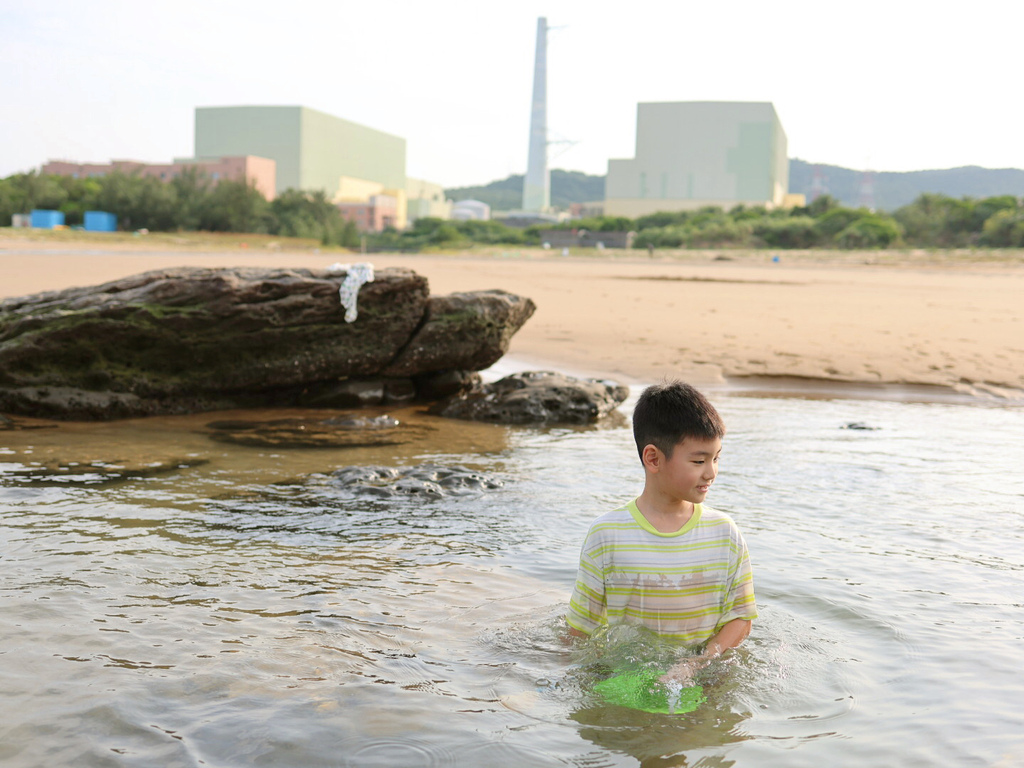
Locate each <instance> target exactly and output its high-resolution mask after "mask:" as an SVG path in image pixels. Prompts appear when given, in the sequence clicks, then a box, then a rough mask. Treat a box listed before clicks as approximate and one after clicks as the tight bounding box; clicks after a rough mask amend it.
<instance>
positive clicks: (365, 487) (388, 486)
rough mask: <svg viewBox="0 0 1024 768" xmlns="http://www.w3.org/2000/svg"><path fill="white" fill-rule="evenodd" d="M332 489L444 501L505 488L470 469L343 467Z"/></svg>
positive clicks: (331, 481)
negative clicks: (452, 497) (448, 498)
mask: <svg viewBox="0 0 1024 768" xmlns="http://www.w3.org/2000/svg"><path fill="white" fill-rule="evenodd" d="M327 482H328V483H329V484H330V485H333V486H337V487H341V488H347V489H350V490H354V491H358V492H363V493H367V494H370V495H373V496H381V497H391V496H423V497H427V498H432V499H440V498H444V497H448V496H466V495H470V494H476V493H481V492H483V491H488V490H494V489H496V488H501V487H502V486H503V485H504V483H503V482H502V481H501V480H498V479H497V478H494V477H489V476H487V475H484V474H482V473H480V472H475V471H473V470H471V469H467V468H466V467H457V466H456V467H444V466H441V465H439V464H421V465H419V466H416V467H379V466H371V467H343V468H341V469H338V470H335V471H334V472H332V473H331V475H330V477H329V479H328V481H327Z"/></svg>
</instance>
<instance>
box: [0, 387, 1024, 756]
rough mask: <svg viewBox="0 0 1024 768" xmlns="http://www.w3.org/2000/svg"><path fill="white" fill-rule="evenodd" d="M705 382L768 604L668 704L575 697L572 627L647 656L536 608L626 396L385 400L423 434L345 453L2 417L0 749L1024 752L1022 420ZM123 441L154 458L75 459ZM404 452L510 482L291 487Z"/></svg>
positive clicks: (639, 645)
mask: <svg viewBox="0 0 1024 768" xmlns="http://www.w3.org/2000/svg"><path fill="white" fill-rule="evenodd" d="M716 403H717V405H718V406H719V408H720V410H721V411H722V413H723V415H724V416H725V419H726V422H727V424H728V425H729V427H730V433H729V435H728V436H727V438H726V441H725V453H724V455H723V462H722V473H721V475H720V476H719V479H718V482H717V483H716V485H715V488H714V489H713V490H712V493H711V495H710V497H709V503H710V504H711V505H713V506H716V507H718V508H720V509H724V510H726V511H728V512H729V513H730V514H732V515H733V517H734V518H735V519H736V520H737V522H738V523H739V524H740V526H741V527H742V528H743V529H744V531H745V533H746V536H747V541H748V544H749V547H750V550H751V553H752V558H753V560H754V566H755V569H756V571H755V574H756V579H757V590H758V598H759V603H760V607H761V618H760V619H759V620H758V621H757V622H756V623H755V627H754V631H753V634H752V636H751V638H750V640H748V641H747V643H746V644H745V645H744V647H743V648H742V649H741V650H740V651H739V652H737V653H736V654H734V655H733V657H732V658H731V659H729V660H728V661H727V662H723V663H721V664H719V666H718V667H716V668H714V669H712V670H710V671H709V673H708V677H707V678H706V679H705V681H704V682H705V693H706V694H707V696H708V701H707V702H706V703H705V704H704V705H703V706H702V707H701V708H700V709H698V710H697V711H695V712H693V713H690V714H688V715H682V716H674V717H673V716H667V715H654V714H646V713H643V712H637V711H632V710H625V709H620V708H616V707H611V706H605V705H602V704H601V703H600V702H599V701H597V700H596V699H595V697H594V696H593V694H592V693H591V692H590V686H591V684H592V683H593V673H592V672H591V669H592V667H593V663H592V662H593V661H594V658H595V657H596V656H597V655H598V650H601V651H602V652H604V653H612V654H614V653H628V654H633V655H636V654H641V655H642V654H644V653H652V654H653V653H664V652H665V650H664V649H663V648H654V647H652V646H648V645H645V641H644V640H642V639H639V640H638V639H636V638H633V639H626V640H624V641H623V642H624V643H626V646H625V650H624V649H623V647H620V648H617V649H615V648H613V649H610V650H609V649H608V648H603V649H595V648H593V647H591V648H586V647H585V648H582V649H575V650H574V649H573V648H571V647H570V646H568V645H567V644H566V643H565V640H564V635H563V632H562V629H561V626H562V625H561V617H562V615H563V613H564V606H565V602H566V600H567V598H568V593H569V590H570V588H571V585H572V580H573V577H574V574H575V567H576V558H577V554H578V549H579V545H580V542H581V539H582V537H583V534H584V533H585V531H586V528H587V525H588V524H589V522H590V520H591V519H592V518H593V517H595V516H596V515H597V514H599V513H601V512H603V511H605V510H607V509H608V508H610V507H611V506H613V505H617V504H619V503H621V502H622V501H624V500H626V499H628V498H629V497H630V496H631V495H633V494H635V493H636V492H638V490H639V487H640V482H641V475H640V470H639V466H638V462H637V460H636V457H635V452H634V449H633V448H632V445H631V439H630V435H629V431H628V428H627V424H626V419H625V418H621V419H619V420H617V421H616V422H615V423H613V424H610V425H607V426H605V427H602V428H599V429H530V428H506V427H497V426H489V425H473V424H463V423H458V422H444V421H441V420H433V419H431V418H430V417H425V416H422V415H420V414H417V413H416V412H415V411H412V410H408V411H401V412H391V413H392V415H395V416H397V417H398V418H399V419H400V420H404V421H406V422H412V423H415V424H416V425H418V426H419V427H420V429H419V431H418V432H417V433H416V435H417V436H416V438H415V439H414V440H413V441H412V442H410V443H408V444H406V445H402V446H389V447H381V448H371V449H320V450H311V449H265V448H249V447H240V446H231V445H227V444H223V443H216V442H213V441H211V440H210V438H209V436H208V434H207V433H206V432H205V431H204V429H203V426H204V425H205V424H206V423H207V422H209V421H211V420H212V418H214V417H211V416H209V415H207V416H201V417H189V418H182V419H154V420H147V421H136V422H120V423H115V424H94V425H63V426H61V427H58V428H56V429H46V430H25V431H17V432H0V520H2V527H0V536H2V538H0V545H2V553H0V554H2V558H0V590H2V591H0V597H2V606H3V621H2V622H0V686H2V690H3V697H2V699H0V763H3V764H4V765H5V766H7V765H9V766H58V765H75V766H198V765H207V766H248V765H273V766H321V765H322V766H358V767H360V768H363V767H370V766H484V765H486V766H515V768H530V767H532V766H587V767H588V768H598V767H600V766H635V765H644V766H684V765H688V766H729V765H734V764H735V765H740V766H780V765H785V766H822V765H842V766H869V765H870V766H878V765H897V764H898V765H900V766H949V765H956V766H1018V765H1021V764H1024V725H1022V724H1024V676H1022V675H1021V672H1020V670H1021V667H1022V664H1024V650H1022V649H1024V619H1022V615H1024V613H1022V608H1024V605H1022V603H1024V578H1022V577H1024V523H1022V520H1024V518H1022V511H1024V471H1022V469H1021V467H1024V447H1022V446H1024V411H1022V410H1021V409H1019V408H986V407H973V406H963V405H949V404H907V403H885V402H862V401H827V400H825V401H821V400H796V399H767V398H765V399H758V398H744V397H728V396H720V397H718V398H717V399H716ZM627 411H628V408H627ZM259 415H261V416H267V414H259ZM320 415H322V414H320ZM235 416H237V414H235ZM252 416H253V414H247V417H252ZM856 422H860V423H862V426H868V427H873V429H844V428H843V427H844V426H845V425H848V424H851V423H856ZM126 459H130V460H132V461H134V462H136V463H140V462H141V463H143V464H144V463H146V462H149V461H151V462H164V463H170V464H171V465H172V466H176V467H178V468H177V469H175V470H174V471H172V472H170V473H162V474H161V473H157V474H154V476H149V477H147V476H133V477H127V478H121V479H116V478H114V479H111V478H104V477H103V476H102V475H99V474H97V473H95V472H92V471H90V470H89V469H88V468H85V467H86V465H87V463H88V462H90V461H97V460H102V461H105V462H107V463H111V462H113V463H116V462H117V461H119V460H120V461H124V460H126ZM55 461H59V462H61V464H62V466H64V467H65V472H64V474H62V475H59V476H47V475H39V474H36V475H31V474H29V470H31V469H32V468H33V467H38V466H41V465H46V464H47V463H51V464H52V462H55ZM427 461H430V462H435V463H440V464H451V465H459V466H463V467H468V468H470V469H474V470H477V471H480V472H483V473H486V474H488V475H491V476H494V477H496V478H498V479H500V480H502V481H503V483H504V485H503V487H502V488H500V489H498V490H494V491H489V492H487V493H483V494H481V495H470V496H466V497H458V498H446V499H442V500H434V501H431V500H426V501H424V500H394V499H370V500H366V499H363V498H360V497H357V496H354V495H353V494H351V493H346V492H342V491H340V490H339V489H336V488H332V487H331V486H330V485H328V484H325V483H323V482H317V481H316V479H317V477H318V476H320V475H322V474H323V473H327V472H329V471H330V470H332V469H336V468H338V467H341V466H346V465H350V464H390V465H398V466H409V465H413V464H418V463H423V462H427ZM71 462H78V464H77V466H78V467H82V469H81V470H76V469H75V466H76V465H74V464H71ZM311 478H312V480H311Z"/></svg>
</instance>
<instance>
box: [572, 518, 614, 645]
mask: <svg viewBox="0 0 1024 768" xmlns="http://www.w3.org/2000/svg"><path fill="white" fill-rule="evenodd" d="M590 542H591V534H587V538H586V539H585V540H584V542H583V549H582V551H581V552H580V567H579V571H578V572H577V574H576V584H575V586H574V587H573V590H572V597H571V598H570V600H569V610H568V612H567V613H566V615H565V621H566V623H567V624H568V625H569V626H570V627H572V628H573V629H576V630H579V631H580V632H584V633H585V634H588V635H589V634H592V633H593V632H594V630H595V629H597V628H598V627H599V626H601V625H602V624H604V623H606V621H607V614H606V601H605V590H604V566H603V564H602V563H601V562H600V561H599V560H598V559H597V558H596V557H594V556H593V555H592V554H591V548H590V546H589V545H590Z"/></svg>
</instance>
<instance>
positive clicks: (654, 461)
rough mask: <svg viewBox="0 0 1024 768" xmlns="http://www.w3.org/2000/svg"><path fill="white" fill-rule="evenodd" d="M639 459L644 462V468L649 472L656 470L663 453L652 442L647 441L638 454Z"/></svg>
mask: <svg viewBox="0 0 1024 768" xmlns="http://www.w3.org/2000/svg"><path fill="white" fill-rule="evenodd" d="M640 456H641V460H642V461H643V463H644V469H646V470H647V471H649V472H657V471H658V469H659V468H660V467H661V461H662V458H663V455H662V453H661V451H659V450H658V447H657V446H656V445H654V444H652V443H648V444H647V445H645V446H644V449H643V451H642V452H641V454H640Z"/></svg>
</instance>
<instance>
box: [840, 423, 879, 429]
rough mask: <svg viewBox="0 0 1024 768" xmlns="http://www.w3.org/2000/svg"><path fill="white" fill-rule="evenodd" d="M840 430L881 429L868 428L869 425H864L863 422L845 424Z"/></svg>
mask: <svg viewBox="0 0 1024 768" xmlns="http://www.w3.org/2000/svg"><path fill="white" fill-rule="evenodd" d="M840 429H864V430H876V429H881V427H872V426H869V425H867V424H865V423H864V422H863V421H848V422H846V423H845V424H843V426H841V427H840Z"/></svg>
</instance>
